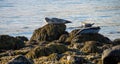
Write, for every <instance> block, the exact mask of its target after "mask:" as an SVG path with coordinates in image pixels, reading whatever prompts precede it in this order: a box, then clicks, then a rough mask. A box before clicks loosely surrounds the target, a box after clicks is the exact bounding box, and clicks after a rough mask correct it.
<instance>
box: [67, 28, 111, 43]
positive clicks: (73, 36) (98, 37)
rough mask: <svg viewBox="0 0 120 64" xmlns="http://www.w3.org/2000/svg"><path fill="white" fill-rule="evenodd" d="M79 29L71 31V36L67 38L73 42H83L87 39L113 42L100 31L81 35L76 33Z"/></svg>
mask: <svg viewBox="0 0 120 64" xmlns="http://www.w3.org/2000/svg"><path fill="white" fill-rule="evenodd" d="M77 31H78V29H76V30H73V31H72V32H71V33H70V37H69V38H68V39H67V40H68V41H69V42H71V43H74V42H75V43H76V42H77V43H81V42H85V41H98V42H101V43H111V40H110V39H109V38H107V37H105V36H103V35H101V34H99V33H95V34H80V35H76V33H77Z"/></svg>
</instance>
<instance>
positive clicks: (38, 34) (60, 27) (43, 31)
mask: <svg viewBox="0 0 120 64" xmlns="http://www.w3.org/2000/svg"><path fill="white" fill-rule="evenodd" d="M65 30H66V25H65V24H47V25H45V26H43V27H41V28H38V29H36V30H35V31H34V33H33V35H32V37H31V38H30V41H32V40H36V41H53V40H57V39H59V37H60V36H61V35H62V34H64V33H66V31H65Z"/></svg>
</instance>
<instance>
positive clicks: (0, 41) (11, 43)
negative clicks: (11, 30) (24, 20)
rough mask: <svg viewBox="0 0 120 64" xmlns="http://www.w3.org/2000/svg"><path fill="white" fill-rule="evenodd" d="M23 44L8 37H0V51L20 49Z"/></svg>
mask: <svg viewBox="0 0 120 64" xmlns="http://www.w3.org/2000/svg"><path fill="white" fill-rule="evenodd" d="M24 45H25V44H24V42H23V41H22V40H20V39H17V38H14V37H12V36H9V35H0V49H20V48H22V47H24Z"/></svg>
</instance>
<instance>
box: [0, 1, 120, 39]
mask: <svg viewBox="0 0 120 64" xmlns="http://www.w3.org/2000/svg"><path fill="white" fill-rule="evenodd" d="M45 17H58V18H63V19H67V20H71V21H72V23H71V24H67V31H71V30H73V29H76V28H72V29H71V27H78V26H80V25H81V22H83V21H86V22H92V23H93V22H94V23H95V25H96V26H101V30H100V33H101V34H103V35H105V36H107V37H109V38H110V39H115V38H120V0H0V34H8V35H12V36H27V37H28V38H30V37H31V35H32V33H33V31H34V30H35V29H37V28H39V27H42V26H43V25H45V24H46V23H45V20H44V18H45Z"/></svg>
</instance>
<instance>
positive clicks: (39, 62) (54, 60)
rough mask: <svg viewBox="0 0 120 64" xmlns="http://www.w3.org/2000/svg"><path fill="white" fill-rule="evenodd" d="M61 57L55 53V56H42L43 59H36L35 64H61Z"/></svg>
mask: <svg viewBox="0 0 120 64" xmlns="http://www.w3.org/2000/svg"><path fill="white" fill-rule="evenodd" d="M60 56H61V55H59V54H57V53H53V54H50V55H49V56H42V57H39V58H36V59H35V60H34V62H35V64H60V63H59V59H60Z"/></svg>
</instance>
